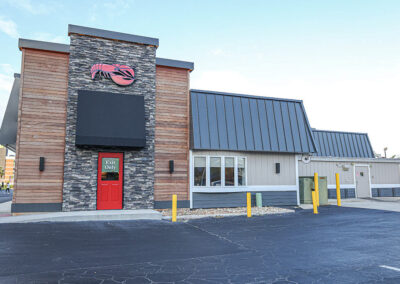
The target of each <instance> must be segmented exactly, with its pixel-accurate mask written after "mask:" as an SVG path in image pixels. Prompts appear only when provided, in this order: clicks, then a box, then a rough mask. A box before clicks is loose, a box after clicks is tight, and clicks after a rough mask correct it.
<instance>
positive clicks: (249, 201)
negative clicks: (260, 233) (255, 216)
mask: <svg viewBox="0 0 400 284" xmlns="http://www.w3.org/2000/svg"><path fill="white" fill-rule="evenodd" d="M250 217H251V193H250V192H248V193H247V218H250Z"/></svg>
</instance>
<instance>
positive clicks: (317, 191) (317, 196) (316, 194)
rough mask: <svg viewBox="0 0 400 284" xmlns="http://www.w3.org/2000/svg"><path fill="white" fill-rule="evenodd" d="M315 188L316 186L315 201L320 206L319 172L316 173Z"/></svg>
mask: <svg viewBox="0 0 400 284" xmlns="http://www.w3.org/2000/svg"><path fill="white" fill-rule="evenodd" d="M314 188H315V201H316V202H317V206H318V207H319V186H318V173H314Z"/></svg>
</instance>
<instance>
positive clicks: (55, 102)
mask: <svg viewBox="0 0 400 284" xmlns="http://www.w3.org/2000/svg"><path fill="white" fill-rule="evenodd" d="M68 34H69V36H70V44H69V45H64V44H56V43H49V42H41V41H35V40H27V39H20V40H19V49H20V50H21V51H22V65H21V75H18V74H16V76H15V81H14V85H13V88H12V91H11V94H10V99H9V102H8V105H7V110H6V112H5V116H4V119H3V124H2V127H1V130H0V144H3V145H5V146H6V147H7V148H9V149H13V150H15V152H16V158H15V167H16V169H15V177H14V196H13V203H12V212H14V213H19V212H49V211H72V210H96V209H97V210H102V209H136V208H168V207H170V206H171V197H172V194H177V195H178V206H179V207H190V208H209V207H235V206H243V205H244V204H245V194H244V193H245V192H252V193H256V192H257V193H258V192H259V193H262V197H263V203H264V204H265V205H297V204H299V176H301V175H309V174H310V173H311V172H312V171H314V170H321V171H322V169H325V168H329V170H327V172H326V175H334V171H335V170H336V169H337V168H341V169H343V165H345V166H348V165H347V164H350V165H351V166H353V164H352V163H355V162H354V161H356V162H357V163H359V164H363V165H367V167H370V165H372V164H373V166H372V167H371V168H368V169H369V170H368V175H370V174H371V172H373V175H374V177H375V176H379V178H377V179H376V184H375V185H376V186H378V185H379V187H378V188H377V189H378V190H380V191H381V189H382V188H391V189H392V193H393V194H395V193H396V194H397V191H396V190H397V188H399V189H400V172H399V161H398V160H390V163H389V160H384V161H383V160H379V159H375V158H374V157H373V152H372V147H371V145H370V143H369V139H368V136H366V135H364V134H354V135H355V137H359V138H360V139H364V140H357V142H359V143H358V144H357V145H355V144H354V145H353V144H352V145H353V146H352V147H356V148H354V149H353V150H354V152H352V151H350V150H349V152H346V153H345V152H340V151H339V150H337V147H338V146H333V145H331V144H329V143H331V142H329V143H328V147H333V148H332V151H333V152H332V153H334V154H335V156H334V157H332V155H331V152H329V153H328V152H327V151H325V150H324V151H325V152H321V151H320V147H321V145H324V147H325V144H322V143H321V141H320V140H318V139H315V137H316V130H314V129H312V128H311V127H310V124H309V121H308V118H307V114H306V112H305V108H304V105H303V102H302V101H300V100H291V99H281V98H267V97H257V96H248V95H240V94H231V93H221V92H212V91H204V90H190V86H189V81H190V73H191V72H192V71H193V70H194V64H193V63H192V62H186V61H180V60H171V59H164V58H158V57H156V51H157V48H158V45H159V40H158V39H156V38H149V37H143V36H136V35H130V34H123V33H118V32H111V31H105V30H99V29H93V28H87V27H82V26H75V25H69V27H68ZM318 133H319V132H318ZM342 134H343V135H345V136H346V135H351V134H345V133H342ZM318 135H319V134H318ZM318 137H319V136H318ZM329 137H331V136H329ZM346 137H347V136H346ZM339 138H340V135H339ZM356 139H358V138H356ZM337 142H338V143H339V144H340V145H341V147H344V148H345V149H347V147H350V144H348V145H347V144H346V143H350V140H343V142H342V141H340V140H339V141H337ZM339 144H338V145H339ZM329 145H330V146H329ZM335 147H336V148H335ZM358 147H361V148H362V149H363V151H364V152H363V155H361V154H359V152H357V151H359V150H358V149H359V148H358ZM324 149H325V148H324ZM333 149H336V150H333ZM349 149H350V148H349ZM335 151H337V152H335ZM360 153H361V152H360ZM357 155H358V156H357ZM310 157H311V158H310ZM314 159H319V160H318V162H317V161H314ZM378 160H379V161H378ZM372 162H374V163H372ZM331 164H332V165H331ZM389 164H390V165H389ZM327 165H330V166H329V167H328V166H327ZM381 165H385V167H386V166H388V167H389V168H390V170H391V171H392V173H393V175H394V176H391V177H390V178H389V179H387V180H386V176H383V175H382V176H381V174H382V171H384V172H386V168H385V169H383V168H381ZM375 167H376V168H377V172H374V171H373V170H372V169H374V168H375ZM370 169H371V170H370ZM352 177H353V181H354V176H352ZM329 179H330V181H331V179H332V177H330V178H329ZM350 180H351V177H349V178H348V179H345V181H346V185H352V186H353V185H354V186H356V185H355V182H354V183H350ZM371 180H374V181H375V179H371ZM388 181H390V187H389V182H388ZM347 183H348V184H347ZM385 184H386V185H385ZM330 185H331V182H330ZM370 185H371V183H369V185H368V186H369V188H371V186H370ZM385 186H386V187H385ZM354 191H355V195H357V194H356V193H357V191H358V189H356V187H354ZM399 193H400V192H399ZM371 194H372V193H371Z"/></svg>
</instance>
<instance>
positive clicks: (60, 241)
mask: <svg viewBox="0 0 400 284" xmlns="http://www.w3.org/2000/svg"><path fill="white" fill-rule="evenodd" d="M0 232H1V233H0V251H1V254H0V283H29V282H30V281H33V280H36V282H35V283H47V282H51V283H53V282H57V281H59V283H103V284H104V283H173V282H175V283H400V257H399V255H400V213H397V212H387V211H378V210H367V209H358V208H337V207H333V206H332V207H325V208H320V214H319V215H318V216H314V215H312V214H311V212H310V211H309V210H299V211H297V212H296V213H293V214H288V215H285V216H263V217H253V218H251V219H247V218H245V217H232V218H219V219H201V220H192V221H190V222H187V223H175V224H173V223H170V222H167V221H125V222H122V221H121V222H112V223H110V222H81V223H36V224H1V225H0ZM397 269H398V270H397Z"/></svg>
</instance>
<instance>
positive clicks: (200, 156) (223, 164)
mask: <svg viewBox="0 0 400 284" xmlns="http://www.w3.org/2000/svg"><path fill="white" fill-rule="evenodd" d="M195 158H206V185H205V186H199V185H196V186H195V185H194V172H195V171H194V160H195ZM211 158H220V159H221V186H211V184H210V181H211V176H210V165H211V163H210V159H211ZM225 158H233V159H234V178H235V181H234V182H235V185H234V186H226V185H225ZM238 158H243V159H244V166H245V184H244V185H239V182H238V179H239V177H238V173H239V171H238ZM192 160H193V162H192V164H191V165H190V167H191V169H192V173H193V175H192V176H191V177H190V184H191V186H192V187H193V188H203V189H206V188H207V189H224V190H225V189H235V188H244V187H247V184H248V181H247V172H248V167H247V157H246V156H233V155H229V156H224V155H193V159H192Z"/></svg>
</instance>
